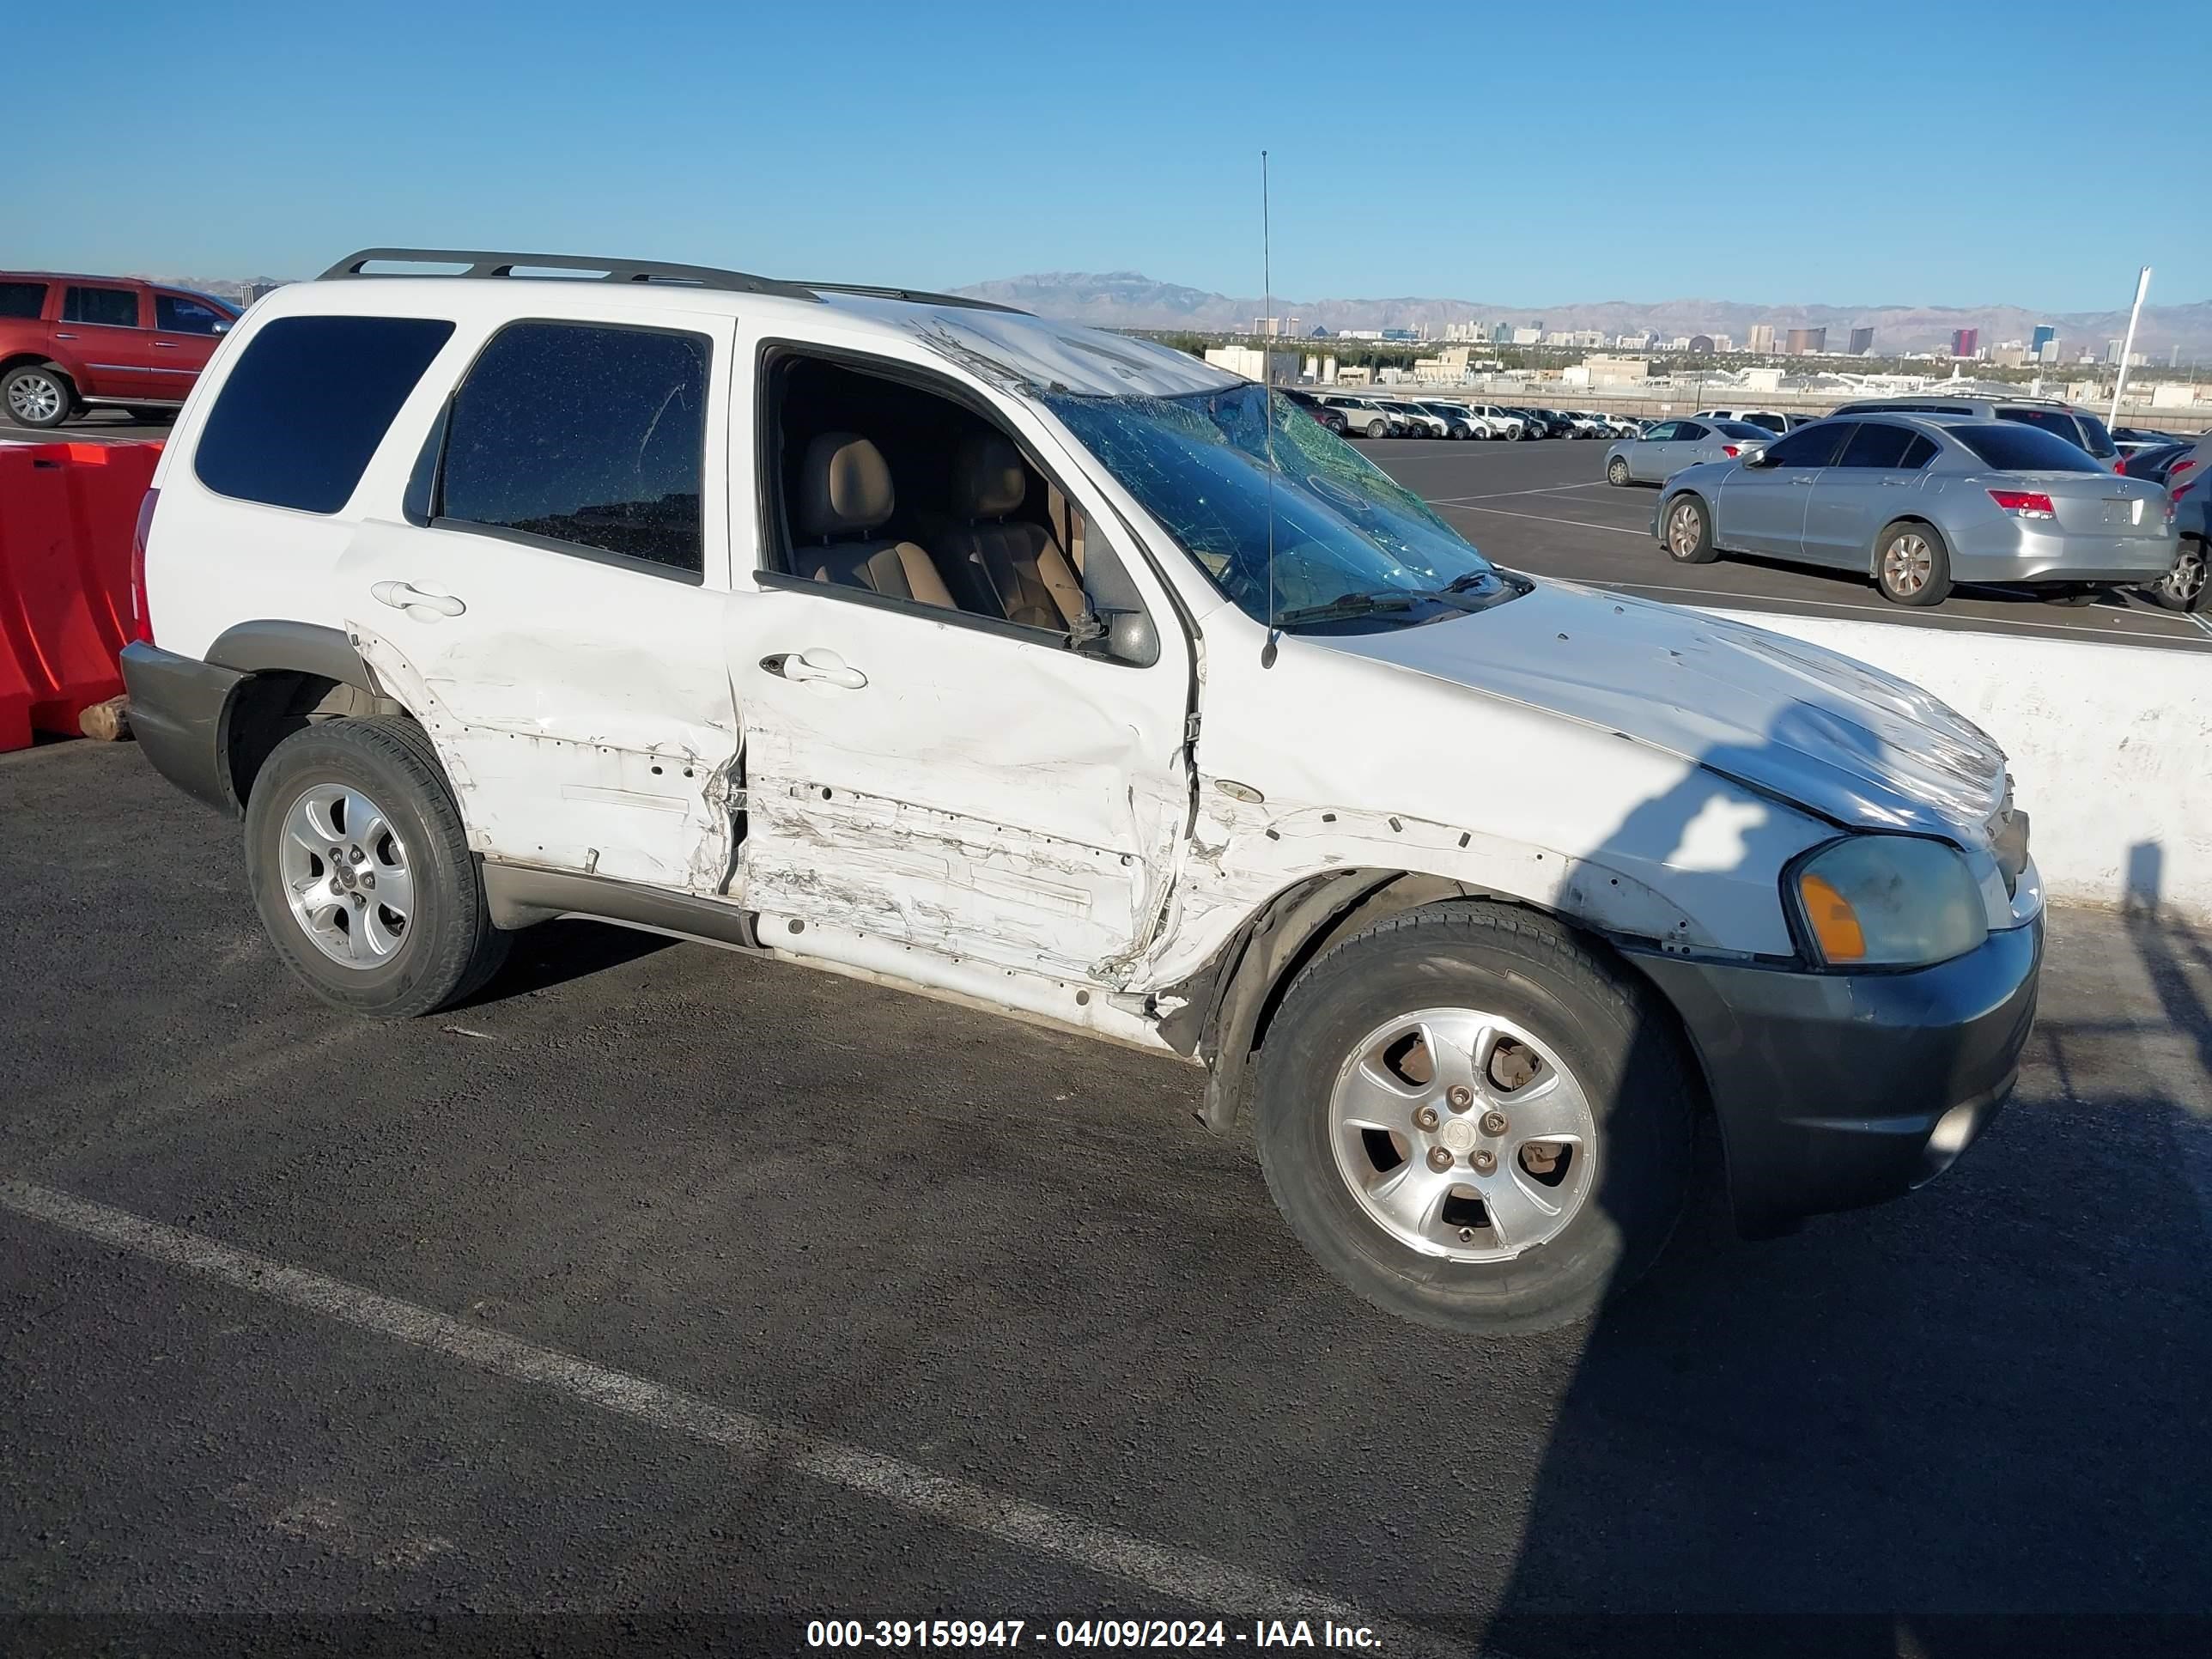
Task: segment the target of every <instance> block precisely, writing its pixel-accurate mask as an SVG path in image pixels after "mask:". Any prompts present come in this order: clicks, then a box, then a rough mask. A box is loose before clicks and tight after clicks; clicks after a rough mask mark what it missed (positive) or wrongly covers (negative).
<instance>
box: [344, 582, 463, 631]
mask: <svg viewBox="0 0 2212 1659" xmlns="http://www.w3.org/2000/svg"><path fill="white" fill-rule="evenodd" d="M368 591H369V592H370V593H371V594H373V595H374V597H375V599H376V601H377V603H378V604H380V605H390V606H391V607H392V609H393V610H394V611H405V612H406V613H407V614H408V616H409V617H410V618H411V619H412V620H414V621H416V622H435V621H436V620H437V619H438V618H439V617H458V616H459V615H460V614H461V613H462V612H463V611H466V610H467V609H468V606H466V605H463V604H462V603H461V602H460V601H459V599H455V598H454V597H453V595H452V594H450V593H425V592H423V591H422V589H421V588H419V587H417V586H415V584H414V583H412V582H379V583H377V584H376V586H374V587H372V588H370V589H369V590H368Z"/></svg>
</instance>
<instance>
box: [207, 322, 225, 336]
mask: <svg viewBox="0 0 2212 1659" xmlns="http://www.w3.org/2000/svg"><path fill="white" fill-rule="evenodd" d="M208 332H210V334H228V333H229V332H230V325H229V324H228V323H217V324H216V325H215V326H214V327H213V328H211V329H210V330H209V331H208Z"/></svg>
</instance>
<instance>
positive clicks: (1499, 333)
mask: <svg viewBox="0 0 2212 1659" xmlns="http://www.w3.org/2000/svg"><path fill="white" fill-rule="evenodd" d="M1513 335H1514V328H1513V325H1512V324H1510V323H1499V324H1498V325H1496V326H1495V327H1494V328H1492V330H1491V331H1490V343H1491V344H1492V345H1511V344H1512V343H1513Z"/></svg>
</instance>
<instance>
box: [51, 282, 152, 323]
mask: <svg viewBox="0 0 2212 1659" xmlns="http://www.w3.org/2000/svg"><path fill="white" fill-rule="evenodd" d="M62 320H63V321H64V322H65V323H93V324H97V325H100V327H102V328H136V327H137V326H138V291H137V289H130V288H73V289H70V291H69V292H68V293H67V294H65V295H63V296H62Z"/></svg>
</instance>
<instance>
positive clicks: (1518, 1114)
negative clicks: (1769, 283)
mask: <svg viewBox="0 0 2212 1659" xmlns="http://www.w3.org/2000/svg"><path fill="white" fill-rule="evenodd" d="M1329 1142H1330V1145H1331V1146H1332V1147H1333V1148H1334V1152H1335V1154H1336V1167H1337V1172H1338V1174H1340V1176H1342V1177H1343V1178H1344V1182H1345V1184H1346V1187H1347V1188H1350V1189H1351V1192H1352V1197H1353V1198H1354V1199H1355V1200H1357V1201H1358V1205H1359V1207H1360V1208H1361V1209H1362V1210H1364V1212H1366V1213H1367V1215H1368V1217H1369V1218H1370V1219H1371V1220H1373V1221H1374V1222H1375V1223H1376V1225H1378V1226H1380V1227H1381V1228H1382V1229H1383V1231H1385V1232H1387V1233H1389V1235H1390V1236H1391V1237H1393V1238H1394V1239H1395V1240H1397V1241H1398V1243H1401V1244H1403V1245H1405V1246H1407V1248H1408V1249H1413V1250H1417V1251H1419V1253H1421V1254H1422V1255H1431V1256H1441V1257H1444V1258H1446V1259H1448V1260H1450V1261H1510V1260H1511V1259H1513V1258H1514V1257H1516V1256H1517V1255H1521V1254H1522V1252H1523V1251H1526V1250H1530V1249H1535V1248H1536V1247H1537V1246H1539V1245H1541V1244H1545V1243H1549V1242H1550V1241H1551V1240H1552V1239H1553V1238H1556V1237H1559V1233H1560V1232H1561V1231H1563V1230H1565V1228H1566V1227H1567V1225H1569V1224H1570V1223H1571V1222H1572V1221H1573V1220H1574V1218H1575V1217H1576V1216H1577V1215H1578V1214H1579V1213H1581V1211H1582V1208H1583V1205H1584V1204H1585V1203H1586V1202H1587V1201H1588V1200H1589V1194H1591V1193H1592V1192H1593V1191H1594V1190H1595V1179H1594V1177H1595V1148H1596V1145H1597V1121H1596V1118H1595V1114H1594V1113H1593V1112H1592V1110H1591V1108H1590V1103H1589V1096H1588V1094H1587V1092H1586V1091H1584V1090H1583V1086H1582V1085H1581V1083H1580V1082H1579V1081H1578V1080H1577V1079H1576V1077H1575V1075H1574V1073H1572V1072H1571V1071H1570V1070H1568V1068H1567V1067H1566V1066H1565V1065H1563V1064H1562V1063H1561V1062H1560V1060H1559V1055H1558V1054H1556V1053H1554V1052H1553V1050H1552V1048H1550V1047H1549V1046H1548V1045H1547V1044H1546V1043H1544V1042H1541V1041H1540V1040H1539V1039H1538V1038H1536V1037H1535V1036H1533V1035H1531V1034H1530V1033H1529V1032H1528V1031H1527V1030H1524V1029H1523V1028H1522V1027H1521V1026H1520V1025H1517V1024H1515V1023H1514V1022H1513V1021H1511V1020H1510V1019H1507V1018H1504V1016H1503V1015H1499V1014H1492V1013H1486V1012H1481V1011H1480V1010H1477V1009H1471V1008H1425V1009H1419V1010H1417V1011H1415V1012H1410V1013H1407V1014H1405V1015H1403V1016H1401V1017H1400V1018H1395V1019H1392V1020H1389V1021H1386V1022H1385V1023H1384V1024H1381V1025H1378V1026H1376V1028H1375V1029H1374V1030H1371V1031H1370V1032H1369V1033H1368V1034H1367V1035H1366V1036H1365V1037H1364V1038H1362V1039H1361V1040H1360V1042H1358V1044H1357V1045H1356V1046H1355V1047H1354V1048H1353V1050H1352V1054H1351V1056H1350V1058H1348V1059H1347V1060H1346V1061H1345V1063H1344V1065H1343V1066H1342V1068H1341V1069H1340V1071H1339V1072H1338V1073H1337V1078H1336V1082H1335V1085H1334V1088H1333V1090H1332V1091H1331V1094H1330V1098H1329Z"/></svg>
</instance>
